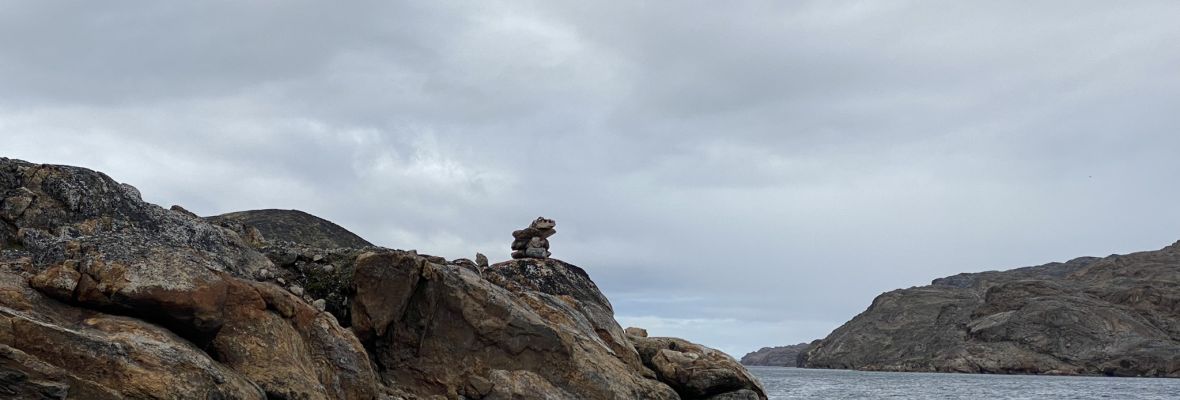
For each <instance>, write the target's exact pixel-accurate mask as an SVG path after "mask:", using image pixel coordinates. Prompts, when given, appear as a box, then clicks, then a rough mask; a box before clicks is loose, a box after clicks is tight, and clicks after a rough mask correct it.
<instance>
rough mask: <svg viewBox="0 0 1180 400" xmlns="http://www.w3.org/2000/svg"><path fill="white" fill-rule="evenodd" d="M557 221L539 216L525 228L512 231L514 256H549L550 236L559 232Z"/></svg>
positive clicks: (515, 257)
mask: <svg viewBox="0 0 1180 400" xmlns="http://www.w3.org/2000/svg"><path fill="white" fill-rule="evenodd" d="M554 226H557V223H556V222H553V220H551V219H545V217H537V219H536V220H533V223H532V224H529V227H528V228H524V229H521V230H518V231H515V232H512V237H513V238H514V240H513V241H512V258H514V259H520V258H549V255H550V253H549V237H550V236H553V234H555V233H557V230H556V229H553V227H554Z"/></svg>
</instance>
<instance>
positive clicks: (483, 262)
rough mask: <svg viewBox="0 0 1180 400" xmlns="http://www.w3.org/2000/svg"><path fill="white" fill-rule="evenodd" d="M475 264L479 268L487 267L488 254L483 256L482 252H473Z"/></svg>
mask: <svg viewBox="0 0 1180 400" xmlns="http://www.w3.org/2000/svg"><path fill="white" fill-rule="evenodd" d="M475 265H476V266H477V267H480V268H487V267H488V256H485V255H483V254H482V253H475Z"/></svg>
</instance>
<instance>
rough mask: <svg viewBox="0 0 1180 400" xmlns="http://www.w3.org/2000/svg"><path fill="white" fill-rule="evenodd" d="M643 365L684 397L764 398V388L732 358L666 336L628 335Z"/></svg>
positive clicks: (748, 399) (755, 399)
mask: <svg viewBox="0 0 1180 400" xmlns="http://www.w3.org/2000/svg"><path fill="white" fill-rule="evenodd" d="M628 339H629V340H631V341H632V342H633V343H634V344H635V348H636V349H638V350H639V357H640V358H641V359H643V364H644V365H646V366H648V367H649V368H651V369H652V371H655V374H656V376H657V377H658V378H659V379H660V380H661V381H663V382H664V383H667V384H668V385H669V386H671V387H672V388H673V389H676V392H677V393H679V394H680V396H681V397H682V398H686V399H718V400H719V399H732V400H737V399H742V400H766V390H765V389H763V388H762V384H760V383H759V382H758V380H757V379H755V378H754V376H753V375H750V373H749V372H748V371H746V369H745V368H743V367H742V366H741V364H739V363H738V362H737V360H734V359H733V358H732V357H730V356H728V355H726V354H725V353H722V352H720V351H717V350H714V349H711V348H708V347H705V346H701V345H699V344H695V343H690V342H688V341H686V340H683V339H677V338H667V337H642V336H628Z"/></svg>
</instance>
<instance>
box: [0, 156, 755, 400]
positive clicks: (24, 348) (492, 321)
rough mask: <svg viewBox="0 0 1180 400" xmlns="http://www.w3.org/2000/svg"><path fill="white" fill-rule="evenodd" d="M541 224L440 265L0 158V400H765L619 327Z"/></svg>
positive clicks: (326, 232)
mask: <svg viewBox="0 0 1180 400" xmlns="http://www.w3.org/2000/svg"><path fill="white" fill-rule="evenodd" d="M555 224H556V223H555V222H554V221H553V220H549V219H544V218H538V219H537V220H535V221H533V222H532V223H531V224H530V225H529V226H527V227H525V228H524V229H521V230H518V231H517V232H515V233H514V234H513V242H512V245H511V246H506V247H511V248H512V250H514V253H513V257H514V259H512V260H508V261H504V262H499V263H494V264H491V263H489V261H488V259H487V257H485V256H483V255H481V254H476V255H475V257H474V258H475V260H470V259H456V260H447V259H445V258H443V257H437V256H431V255H427V254H423V253H419V252H417V251H414V250H395V249H389V248H384V247H379V246H374V245H372V244H371V243H369V242H368V241H366V240H364V239H362V238H360V237H359V236H357V235H355V234H353V233H351V232H348V231H347V230H346V229H344V228H342V227H340V226H338V225H336V224H333V223H331V222H329V221H326V220H323V219H320V218H318V217H315V216H313V215H310V214H307V213H303V212H299V211H293V210H258V211H245V212H237V213H230V214H225V215H220V216H214V217H208V218H202V217H199V216H197V215H196V214H194V213H192V212H189V211H188V210H185V209H184V208H183V207H180V206H173V207H172V208H171V209H164V208H161V207H158V206H156V205H153V204H149V203H146V202H144V201H142V200H141V198H140V194H139V191H138V190H137V189H135V188H134V187H132V186H130V185H127V184H122V183H119V182H116V181H114V180H113V179H111V178H110V177H108V176H106V175H104V174H102V173H99V172H95V171H91V170H88V169H84V168H78V167H69V166H60V165H44V164H32V163H28V162H24V161H19V160H11V159H7V158H0V397H4V398H20V399H26V398H27V399H67V398H68V399H226V400H228V399H382V400H393V399H431V400H434V399H669V400H671V399H714V400H756V399H762V400H765V399H766V394H765V390H763V388H762V387H761V385H760V384H759V383H758V382H757V380H756V379H754V378H753V377H752V376H751V375H750V374H749V372H748V371H746V369H745V368H743V367H742V366H741V365H740V364H738V362H737V361H736V360H734V359H733V358H731V357H729V356H727V355H725V354H724V353H722V352H720V351H717V350H714V349H711V348H708V347H705V346H701V345H698V344H695V343H690V342H687V341H684V340H682V339H676V338H660V337H647V332H646V331H644V330H642V329H638V328H628V329H626V330H624V329H623V328H622V327H620V326H619V324H618V323H617V322H616V321H615V319H614V311H613V308H612V307H611V304H610V302H609V301H608V300H607V299H606V297H605V296H603V295H602V292H601V291H599V289H598V287H597V286H596V285H595V284H594V282H593V281H592V280H591V279H590V275H589V274H588V273H587V272H586V271H585V270H583V269H581V268H579V267H576V266H574V265H571V264H568V263H565V262H563V261H560V260H557V259H554V258H550V256H551V253H550V244H549V240H548V238H549V237H550V236H551V235H553V234H554V233H555V232H556V231H555V230H554V229H553V227H554V225H555Z"/></svg>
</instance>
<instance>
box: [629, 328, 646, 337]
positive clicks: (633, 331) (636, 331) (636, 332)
mask: <svg viewBox="0 0 1180 400" xmlns="http://www.w3.org/2000/svg"><path fill="white" fill-rule="evenodd" d="M624 331H625V332H627V334H628V335H631V336H638V337H644V338H645V337H647V329H643V328H636V327H634V326H631V327H627V329H625V330H624Z"/></svg>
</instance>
